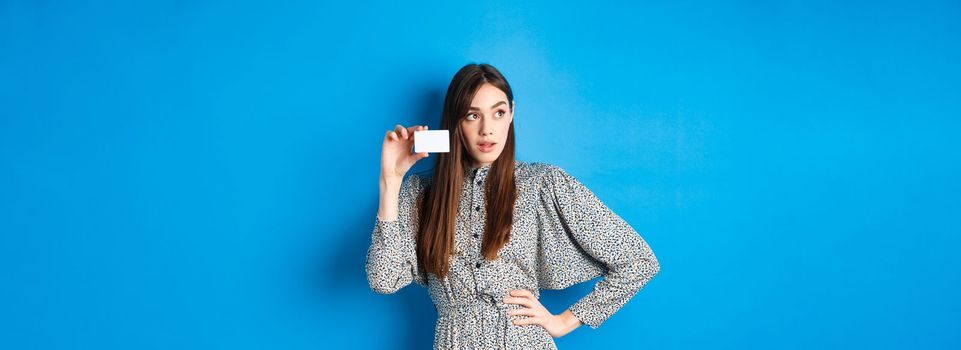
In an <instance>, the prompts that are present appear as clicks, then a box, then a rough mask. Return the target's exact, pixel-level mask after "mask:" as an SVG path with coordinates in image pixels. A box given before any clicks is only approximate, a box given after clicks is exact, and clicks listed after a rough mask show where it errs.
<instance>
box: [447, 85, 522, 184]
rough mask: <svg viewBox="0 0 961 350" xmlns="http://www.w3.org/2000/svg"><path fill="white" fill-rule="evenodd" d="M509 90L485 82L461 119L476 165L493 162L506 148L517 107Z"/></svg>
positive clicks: (469, 149) (468, 146)
mask: <svg viewBox="0 0 961 350" xmlns="http://www.w3.org/2000/svg"><path fill="white" fill-rule="evenodd" d="M510 103H511V101H508V100H507V94H505V93H504V91H501V89H498V88H497V87H495V86H494V85H491V84H486V83H485V84H483V85H481V87H480V88H479V89H478V90H477V93H476V94H474V99H473V100H471V103H470V110H469V111H468V112H467V115H466V116H465V117H464V118H463V119H461V122H460V130H461V132H462V133H463V136H464V141H465V142H466V143H467V144H466V145H465V146H466V147H467V151H468V152H469V153H470V156H471V158H473V161H474V162H473V166H475V167H477V166H484V165H488V164H490V163H493V162H494V160H496V159H497V157H498V156H500V154H501V151H503V150H504V142H506V141H507V130H508V129H510V126H511V122H513V121H514V110H513V108H512V106H511V105H510Z"/></svg>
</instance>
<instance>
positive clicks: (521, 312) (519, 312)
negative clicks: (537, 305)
mask: <svg viewBox="0 0 961 350" xmlns="http://www.w3.org/2000/svg"><path fill="white" fill-rule="evenodd" d="M507 314H508V315H511V316H529V317H534V316H537V314H538V313H537V310H534V309H532V308H527V307H525V308H522V309H510V310H507Z"/></svg>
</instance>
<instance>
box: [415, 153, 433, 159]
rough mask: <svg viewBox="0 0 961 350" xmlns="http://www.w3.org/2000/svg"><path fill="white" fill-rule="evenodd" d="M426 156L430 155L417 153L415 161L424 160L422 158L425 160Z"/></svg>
mask: <svg viewBox="0 0 961 350" xmlns="http://www.w3.org/2000/svg"><path fill="white" fill-rule="evenodd" d="M428 156H430V153H427V152H421V153H417V159H424V158H427V157H428Z"/></svg>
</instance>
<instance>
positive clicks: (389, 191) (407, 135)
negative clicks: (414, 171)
mask: <svg viewBox="0 0 961 350" xmlns="http://www.w3.org/2000/svg"><path fill="white" fill-rule="evenodd" d="M426 129H427V127H426V126H414V127H410V128H404V127H403V126H401V125H397V126H396V127H395V128H394V130H391V131H388V132H387V134H386V135H385V136H384V144H383V149H382V153H381V174H380V205H379V207H378V210H377V217H376V221H375V223H374V230H373V233H372V234H371V243H370V248H369V249H368V250H367V261H366V270H367V282H368V283H369V284H370V288H371V289H372V290H373V291H375V292H377V293H381V294H390V293H394V292H396V291H397V290H399V289H401V288H403V287H404V286H407V285H408V284H410V282H411V281H416V282H417V283H419V284H421V285H426V279H425V278H424V276H423V275H422V274H421V273H420V272H419V270H418V264H417V253H416V250H415V241H414V220H415V215H413V212H414V209H415V208H414V207H415V203H416V199H417V195H418V194H419V193H418V192H419V191H417V190H418V189H419V188H421V185H420V183H419V178H418V177H416V176H411V177H409V178H408V179H407V180H406V181H405V180H404V175H405V174H406V173H407V171H408V170H410V168H411V167H412V166H413V165H414V163H415V162H417V161H418V160H420V159H423V158H425V157H427V153H411V151H410V149H411V147H412V145H413V141H414V135H413V134H414V131H417V130H426Z"/></svg>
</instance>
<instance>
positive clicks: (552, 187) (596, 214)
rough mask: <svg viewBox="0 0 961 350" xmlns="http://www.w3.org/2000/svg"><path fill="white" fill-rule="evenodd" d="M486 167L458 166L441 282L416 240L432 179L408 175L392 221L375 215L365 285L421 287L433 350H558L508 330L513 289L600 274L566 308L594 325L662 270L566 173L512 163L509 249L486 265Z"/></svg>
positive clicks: (538, 331) (540, 336)
mask: <svg viewBox="0 0 961 350" xmlns="http://www.w3.org/2000/svg"><path fill="white" fill-rule="evenodd" d="M489 170H490V165H485V166H482V167H478V168H472V169H469V170H466V172H465V181H464V186H463V189H462V191H463V192H461V194H462V195H461V202H460V206H459V210H458V212H459V213H458V217H457V222H456V228H457V230H456V233H455V251H454V254H453V256H451V257H450V259H451V263H450V271H449V273H448V276H447V278H445V279H444V280H438V279H437V278H436V276H435V275H434V274H425V273H424V272H423V270H422V269H420V268H418V264H417V255H416V253H415V247H414V245H415V240H414V235H415V232H416V228H417V227H418V226H417V225H418V216H417V210H418V209H419V204H420V200H421V199H422V198H421V197H422V196H421V194H422V193H423V191H424V188H425V186H428V185H429V183H430V181H429V179H428V178H426V177H424V176H420V175H417V174H410V175H408V177H407V178H405V179H404V181H403V182H402V185H401V191H400V198H399V199H400V201H399V208H398V209H399V216H398V219H397V220H394V221H383V220H380V218H376V217H375V222H374V229H373V234H372V236H371V244H370V248H369V249H368V251H367V260H366V270H367V280H368V283H369V284H370V287H371V289H372V290H374V291H375V292H377V293H380V294H390V293H394V292H396V291H397V290H399V289H400V288H403V287H405V286H407V285H409V284H410V283H411V282H412V281H413V282H415V283H417V284H420V285H423V286H425V287H427V290H428V293H429V294H430V297H431V300H432V301H433V303H434V306H435V307H436V308H437V316H438V317H437V323H436V325H435V334H434V348H435V349H556V345H555V343H554V339H553V338H552V337H551V336H550V334H548V333H547V331H546V330H544V328H543V327H541V326H539V325H525V326H515V325H513V323H512V322H511V321H512V320H514V319H515V318H519V317H525V316H512V315H511V316H509V315H507V310H508V309H512V308H521V307H522V306H520V305H515V304H505V303H504V302H503V298H504V297H505V296H507V294H508V292H509V291H510V290H512V289H527V290H530V291H531V292H532V293H534V295H535V296H537V297H539V295H540V293H539V291H540V290H541V289H564V288H567V287H569V286H571V285H574V284H576V283H580V282H584V281H587V280H590V279H593V278H595V277H599V276H601V275H603V276H604V277H605V278H604V279H602V280H601V281H599V282H597V284H596V285H595V287H594V289H593V290H592V291H591V292H590V293H588V294H587V295H586V296H584V297H583V298H581V299H580V300H579V301H577V302H576V303H574V305H572V306H571V307H570V308H569V309H570V310H571V312H572V313H573V314H574V315H575V316H577V318H578V319H580V320H581V322H583V323H584V324H586V325H588V326H590V327H591V328H597V327H598V326H600V325H601V323H603V322H604V321H605V320H607V319H608V318H609V317H610V316H611V315H612V314H614V312H616V311H617V310H619V309H620V308H621V307H622V306H624V304H625V303H627V301H628V300H630V299H631V298H632V297H633V296H634V295H635V294H637V292H638V291H639V290H640V289H641V288H642V287H644V285H645V284H647V282H648V281H650V280H651V278H653V277H654V275H655V274H657V273H658V271H659V270H660V264H659V263H658V261H657V258H656V257H655V256H654V253H653V251H652V250H651V248H650V247H649V246H648V244H647V243H646V242H645V240H644V239H643V238H641V236H640V235H638V233H637V232H636V231H635V230H634V229H633V228H631V226H630V225H628V224H627V223H626V222H625V221H624V220H623V219H621V218H620V217H619V216H618V215H616V214H615V213H614V212H612V211H611V210H610V209H609V208H608V207H607V206H606V205H604V204H603V203H602V202H601V200H600V199H598V198H597V197H596V196H595V195H594V194H593V193H592V192H591V191H590V190H588V189H587V188H586V187H585V186H584V185H583V184H581V183H580V182H579V181H578V180H577V179H575V178H574V177H573V176H572V175H570V174H568V173H567V172H566V171H564V170H563V169H561V168H560V167H558V166H555V165H551V164H546V163H526V162H521V161H515V167H514V174H515V180H516V184H517V190H518V197H517V201H516V203H515V206H514V223H513V225H512V227H511V229H512V231H511V237H510V240H509V241H508V243H507V244H506V245H505V246H504V247H503V248H501V249H500V251H499V252H498V254H497V255H498V257H497V259H495V260H493V261H487V260H484V259H483V257H482V255H481V238H482V235H483V234H484V222H485V218H486V216H485V214H486V213H485V211H486V207H485V202H484V191H483V189H484V187H483V186H484V181H485V178H486V176H487V172H488V171H489Z"/></svg>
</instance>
